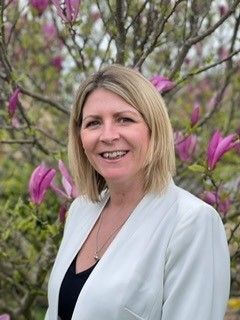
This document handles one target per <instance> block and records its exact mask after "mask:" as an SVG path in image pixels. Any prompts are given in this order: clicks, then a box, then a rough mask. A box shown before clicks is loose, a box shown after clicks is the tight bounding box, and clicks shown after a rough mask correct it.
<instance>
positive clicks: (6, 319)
mask: <svg viewBox="0 0 240 320" xmlns="http://www.w3.org/2000/svg"><path fill="white" fill-rule="evenodd" d="M0 320H11V318H10V315H9V314H7V313H4V314H1V315H0Z"/></svg>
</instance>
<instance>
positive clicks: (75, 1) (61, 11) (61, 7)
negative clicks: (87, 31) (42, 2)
mask: <svg viewBox="0 0 240 320" xmlns="http://www.w3.org/2000/svg"><path fill="white" fill-rule="evenodd" d="M80 2H81V1H80V0H52V3H53V5H54V6H55V7H56V9H57V14H58V15H59V17H60V18H62V20H63V21H65V22H69V23H71V24H72V23H74V22H75V21H76V19H77V16H78V13H79V9H80Z"/></svg>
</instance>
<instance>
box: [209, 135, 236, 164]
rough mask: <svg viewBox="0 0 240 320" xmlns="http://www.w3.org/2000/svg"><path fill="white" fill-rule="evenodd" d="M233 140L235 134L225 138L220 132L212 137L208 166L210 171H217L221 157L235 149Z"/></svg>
mask: <svg viewBox="0 0 240 320" xmlns="http://www.w3.org/2000/svg"><path fill="white" fill-rule="evenodd" d="M233 138H234V135H233V134H230V135H228V136H226V137H225V138H223V137H222V135H221V133H220V132H219V131H218V130H217V131H216V132H215V133H214V134H213V135H212V138H211V139H210V141H209V144H208V150H207V165H208V169H209V170H213V169H215V167H216V164H217V162H218V161H219V160H220V159H221V157H222V156H223V155H224V154H225V153H226V152H227V151H229V150H230V149H232V148H233V147H234V143H233Z"/></svg>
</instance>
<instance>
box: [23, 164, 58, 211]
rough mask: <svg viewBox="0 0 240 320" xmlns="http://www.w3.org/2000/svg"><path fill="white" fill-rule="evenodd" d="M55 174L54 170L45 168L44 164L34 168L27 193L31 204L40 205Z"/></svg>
mask: <svg viewBox="0 0 240 320" xmlns="http://www.w3.org/2000/svg"><path fill="white" fill-rule="evenodd" d="M55 174H56V170H55V169H51V168H47V167H46V166H45V165H44V164H40V165H39V166H38V167H36V169H35V170H34V171H33V173H32V175H31V178H30V181H29V193H30V197H31V201H32V202H33V203H36V204H38V205H39V204H40V203H42V201H43V199H44V195H45V193H46V191H47V189H48V188H49V186H50V184H51V182H52V180H53V178H54V176H55Z"/></svg>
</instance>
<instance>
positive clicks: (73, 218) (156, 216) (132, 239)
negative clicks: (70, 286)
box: [45, 182, 230, 320]
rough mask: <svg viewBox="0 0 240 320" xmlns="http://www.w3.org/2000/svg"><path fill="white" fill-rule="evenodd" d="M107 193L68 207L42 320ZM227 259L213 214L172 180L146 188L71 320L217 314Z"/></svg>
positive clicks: (225, 292) (52, 317)
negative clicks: (159, 189)
mask: <svg viewBox="0 0 240 320" xmlns="http://www.w3.org/2000/svg"><path fill="white" fill-rule="evenodd" d="M106 202H107V197H105V199H104V200H103V201H102V202H101V203H100V204H94V203H91V202H89V201H87V200H86V199H83V198H81V197H79V198H77V199H75V200H74V201H73V203H72V205H71V207H70V210H69V215H68V218H67V222H66V225H65V230H64V236H63V239H62V243H61V246H60V248H59V251H58V254H57V257H56V261H55V263H54V266H53V269H52V272H51V275H50V279H49V286H48V301H49V308H48V311H47V313H46V316H45V320H57V319H58V315H57V314H58V295H59V289H60V286H61V283H62V280H63V277H64V275H65V273H66V271H67V269H68V267H69V265H70V263H71V262H72V260H73V258H74V257H75V255H76V254H77V252H78V251H79V250H80V249H81V246H82V244H83V243H84V241H85V239H86V238H87V236H88V234H89V232H90V230H91V229H92V227H93V226H94V224H95V222H96V221H97V219H98V217H99V214H100V213H101V210H102V208H103V207H104V205H105V203H106ZM229 284H230V265H229V252H228V245H227V241H226V236H225V231H224V227H223V224H222V221H221V219H220V217H219V215H218V213H217V212H216V211H215V210H214V209H213V208H212V207H211V206H209V205H207V204H206V203H205V202H203V201H201V200H200V199H198V198H196V197H195V196H193V195H192V194H190V193H189V192H187V191H185V190H183V189H181V188H179V187H177V186H176V185H174V183H173V182H172V183H171V184H170V185H169V187H168V189H167V191H166V192H165V193H164V195H162V196H156V195H152V194H148V195H146V196H145V197H144V198H143V199H142V201H141V202H140V203H139V204H138V206H137V207H136V209H135V210H134V211H133V213H132V214H131V216H130V217H129V219H128V220H127V222H126V223H125V225H124V226H123V227H122V229H121V230H120V231H119V233H118V234H117V236H116V237H115V239H114V240H113V242H112V243H111V244H110V246H109V247H108V249H107V251H106V252H105V254H104V255H103V257H102V258H101V260H100V261H99V262H98V264H97V266H96V267H95V268H94V270H93V271H92V273H91V275H90V277H89V278H88V280H87V282H86V283H85V285H84V287H83V289H82V291H81V293H80V295H79V297H78V300H77V303H76V306H75V309H74V312H73V316H72V320H137V319H140V320H223V318H224V313H225V308H226V304H227V300H228V296H229Z"/></svg>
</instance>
